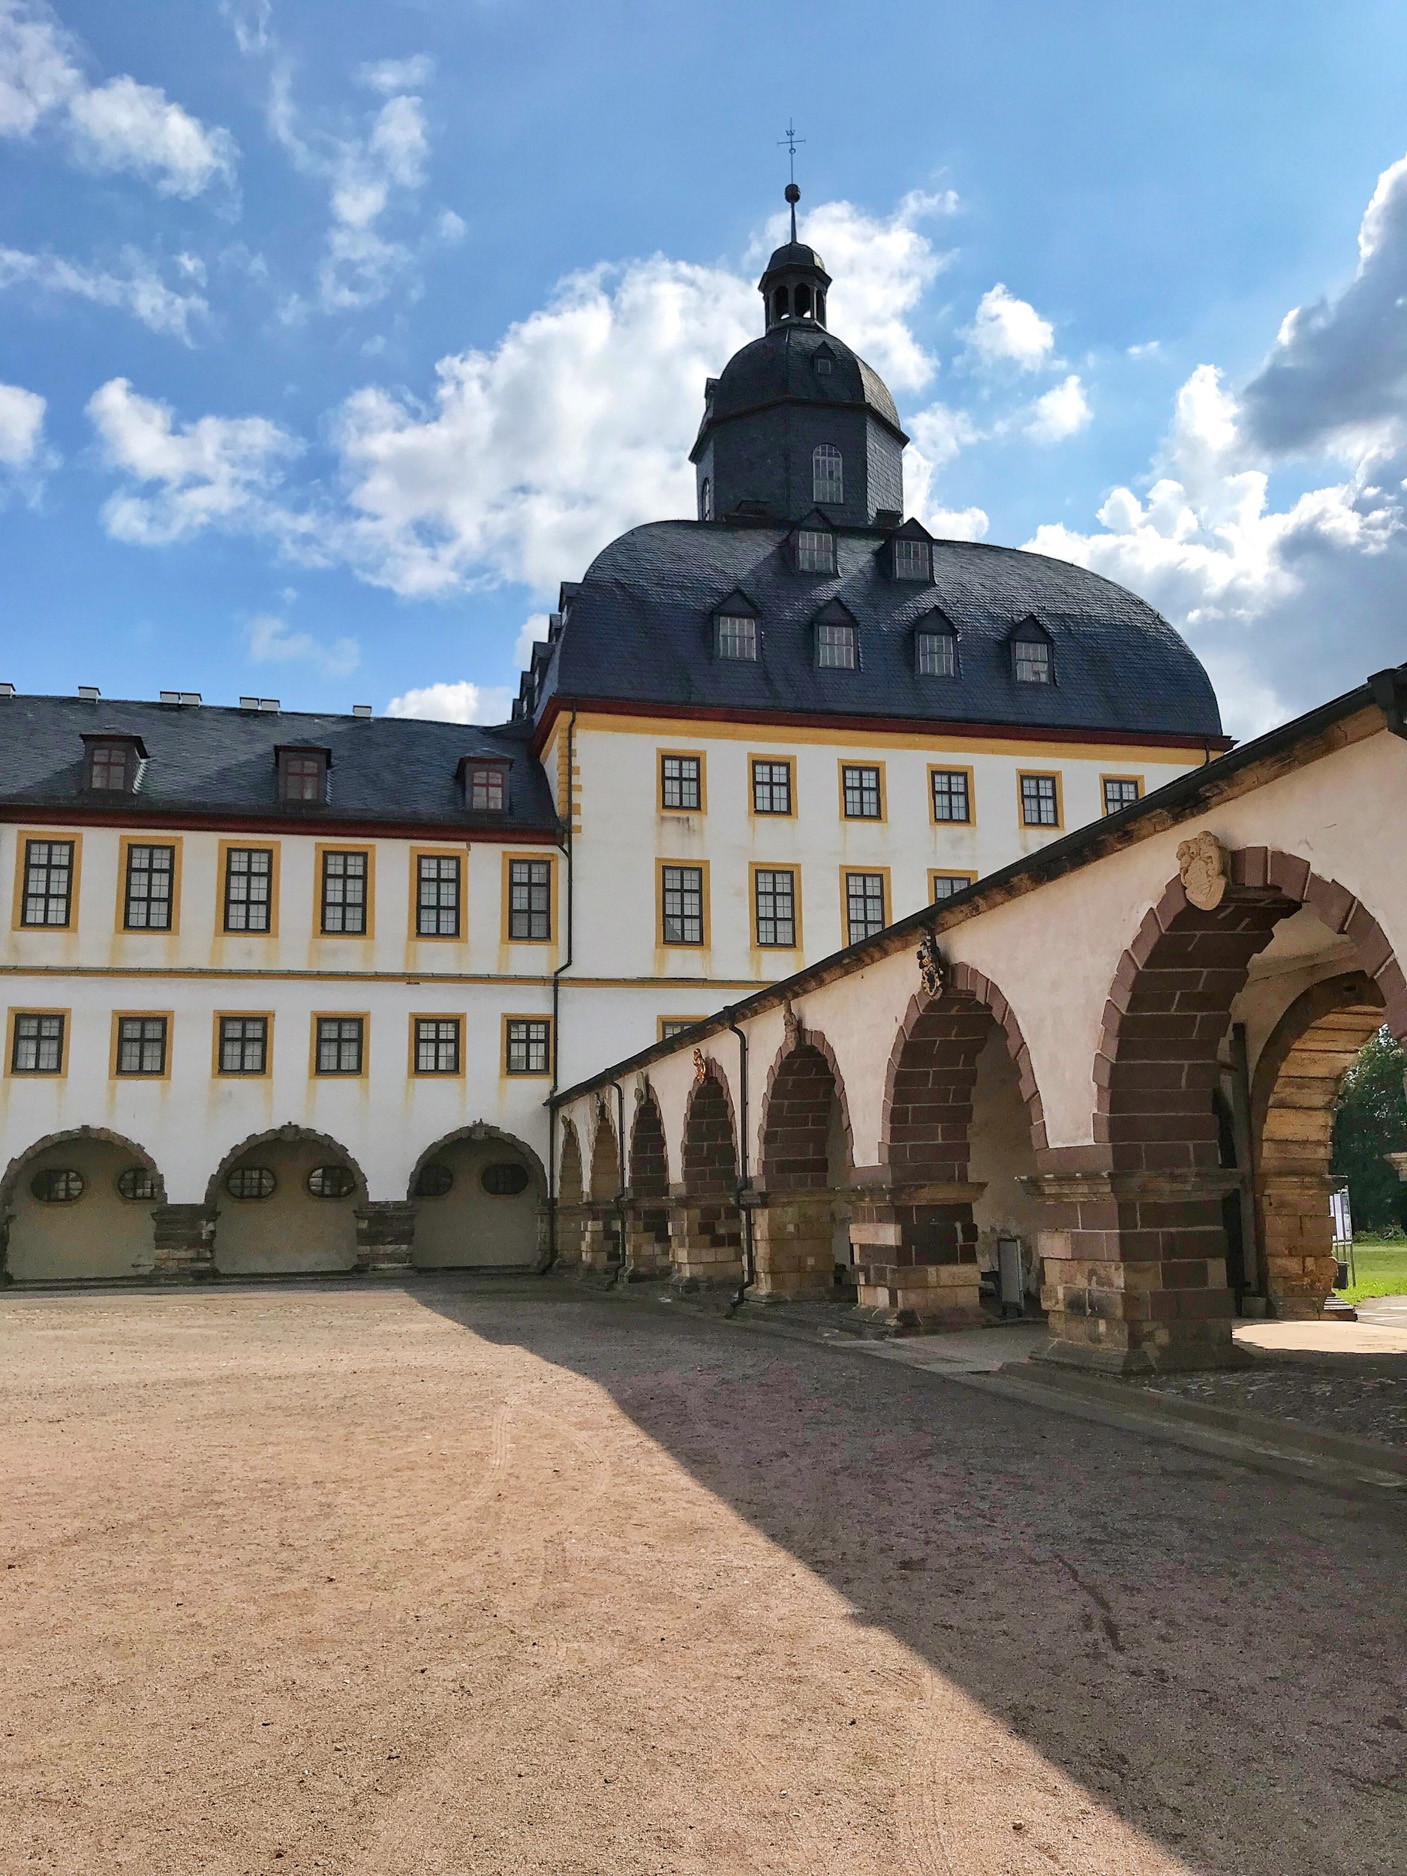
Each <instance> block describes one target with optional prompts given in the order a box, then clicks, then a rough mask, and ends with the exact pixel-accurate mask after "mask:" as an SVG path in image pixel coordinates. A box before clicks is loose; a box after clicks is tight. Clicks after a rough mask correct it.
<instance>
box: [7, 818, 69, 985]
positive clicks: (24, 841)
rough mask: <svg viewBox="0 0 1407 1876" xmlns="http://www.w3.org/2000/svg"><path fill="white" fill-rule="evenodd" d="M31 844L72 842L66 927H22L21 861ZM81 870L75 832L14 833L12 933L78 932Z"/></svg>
mask: <svg viewBox="0 0 1407 1876" xmlns="http://www.w3.org/2000/svg"><path fill="white" fill-rule="evenodd" d="M31 840H71V841H72V842H73V867H72V873H73V877H72V878H71V879H70V881H69V887H68V923H67V924H66V925H26V924H25V923H24V874H25V857H26V855H27V854H28V852H29V843H30V841H31ZM82 870H83V835H82V834H81V833H80V832H79V831H78V830H76V829H74V830H70V829H68V828H64V827H56V828H53V829H50V828H47V827H42V828H30V827H20V828H17V829H16V830H15V906H14V916H13V921H12V923H13V929H14V930H15V931H32V932H42V931H76V930H77V929H78V885H79V879H80V877H81V874H82ZM31 1014H35V1015H37V1014H40V1012H38V1011H34V1012H31V1011H29V1010H26V1011H25V1015H26V1016H28V1015H31ZM42 1014H44V1015H45V1016H52V1015H54V1014H55V1012H54V1011H52V1010H45V1011H43V1012H42Z"/></svg>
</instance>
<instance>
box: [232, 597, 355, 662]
mask: <svg viewBox="0 0 1407 1876" xmlns="http://www.w3.org/2000/svg"><path fill="white" fill-rule="evenodd" d="M248 636H249V656H250V657H251V658H252V659H253V660H254V662H255V663H256V664H311V665H315V666H317V667H318V669H319V670H321V671H322V672H324V673H325V674H326V675H327V676H328V677H350V676H351V675H352V673H353V671H355V670H356V668H357V666H358V665H359V664H360V663H361V646H360V645H359V644H358V643H357V641H356V639H354V638H338V639H334V640H333V642H332V643H331V644H330V645H324V644H323V643H322V642H321V640H319V639H316V638H313V637H312V636H311V634H310V633H307V632H294V631H292V630H290V628H289V626H288V624H287V622H286V621H285V620H283V619H280V618H277V617H276V616H274V615H273V614H271V613H261V614H260V615H259V617H258V618H255V619H251V620H250V621H249V628H248Z"/></svg>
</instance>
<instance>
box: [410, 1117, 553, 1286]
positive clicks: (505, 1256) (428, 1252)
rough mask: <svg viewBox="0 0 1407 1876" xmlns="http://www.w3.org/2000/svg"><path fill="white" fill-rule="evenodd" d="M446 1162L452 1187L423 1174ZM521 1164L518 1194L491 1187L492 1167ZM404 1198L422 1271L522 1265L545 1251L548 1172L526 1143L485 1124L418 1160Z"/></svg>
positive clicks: (446, 1139)
mask: <svg viewBox="0 0 1407 1876" xmlns="http://www.w3.org/2000/svg"><path fill="white" fill-rule="evenodd" d="M432 1164H433V1165H435V1166H437V1167H443V1168H444V1169H445V1171H446V1172H447V1173H448V1174H449V1176H450V1184H449V1185H448V1187H447V1188H446V1189H445V1190H443V1191H432V1190H431V1187H432V1186H434V1185H437V1184H439V1183H441V1182H440V1181H438V1180H429V1181H425V1182H423V1184H422V1180H421V1175H422V1173H423V1172H424V1171H425V1169H426V1168H427V1167H429V1166H430V1165H432ZM505 1166H513V1167H521V1168H522V1171H523V1172H524V1173H525V1174H526V1175H527V1183H526V1184H525V1185H524V1186H523V1187H522V1188H521V1190H519V1191H516V1192H514V1191H501V1190H495V1189H494V1183H493V1182H492V1181H491V1180H490V1179H489V1178H488V1177H487V1175H488V1169H489V1168H496V1167H505ZM407 1196H408V1197H409V1198H411V1199H413V1200H414V1201H415V1203H416V1206H417V1210H416V1215H415V1237H414V1240H413V1245H412V1251H411V1262H412V1264H413V1265H414V1266H415V1268H416V1269H419V1270H471V1269H484V1268H491V1269H503V1268H513V1269H524V1268H531V1267H532V1266H534V1265H535V1264H536V1263H537V1262H538V1260H539V1258H540V1256H541V1254H542V1231H543V1224H544V1221H545V1218H546V1212H545V1202H546V1197H547V1173H546V1170H545V1169H544V1167H543V1164H542V1161H541V1160H540V1159H539V1157H538V1155H537V1154H536V1153H535V1152H534V1151H533V1149H532V1148H531V1147H530V1146H529V1145H528V1144H527V1142H526V1141H525V1140H520V1139H519V1138H518V1137H517V1135H516V1134H511V1133H505V1132H504V1131H503V1129H502V1128H500V1127H492V1126H490V1125H489V1124H488V1123H487V1122H486V1121H478V1122H476V1123H475V1124H474V1125H472V1126H468V1127H456V1128H455V1129H454V1130H453V1131H452V1132H450V1133H447V1134H444V1135H442V1136H441V1138H440V1139H438V1140H437V1141H435V1143H434V1145H433V1146H429V1147H427V1148H426V1149H425V1151H424V1152H423V1153H422V1154H421V1155H420V1158H419V1159H418V1160H417V1161H416V1162H415V1169H414V1171H413V1172H412V1173H411V1176H410V1185H409V1188H408V1193H407Z"/></svg>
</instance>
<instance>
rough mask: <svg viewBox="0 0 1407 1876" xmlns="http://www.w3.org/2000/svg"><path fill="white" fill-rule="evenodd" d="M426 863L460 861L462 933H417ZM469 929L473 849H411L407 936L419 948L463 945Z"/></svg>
mask: <svg viewBox="0 0 1407 1876" xmlns="http://www.w3.org/2000/svg"><path fill="white" fill-rule="evenodd" d="M422 860H458V862H459V930H458V931H457V932H454V933H450V932H422V931H417V930H416V928H415V927H416V918H417V914H418V912H419V907H420V862H421V861H422ZM468 929H469V849H468V847H467V846H463V847H412V848H411V850H410V906H409V911H408V916H407V919H406V930H407V935H408V936H409V938H410V942H411V943H412V944H415V945H462V944H463V943H464V942H465V937H466V935H467V933H468Z"/></svg>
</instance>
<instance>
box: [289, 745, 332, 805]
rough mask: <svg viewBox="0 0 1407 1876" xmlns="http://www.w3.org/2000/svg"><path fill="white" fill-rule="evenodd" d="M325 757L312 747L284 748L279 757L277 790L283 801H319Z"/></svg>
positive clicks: (322, 792)
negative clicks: (278, 787)
mask: <svg viewBox="0 0 1407 1876" xmlns="http://www.w3.org/2000/svg"><path fill="white" fill-rule="evenodd" d="M326 760H327V758H326V757H325V756H323V755H321V754H319V752H318V751H317V750H314V749H285V750H284V751H283V753H282V755H281V756H280V758H279V784H280V790H279V792H280V793H281V794H282V796H283V799H284V800H285V801H321V800H322V798H323V794H324V792H325V791H324V787H323V771H324V764H325V763H326Z"/></svg>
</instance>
